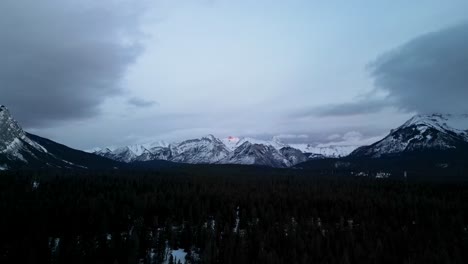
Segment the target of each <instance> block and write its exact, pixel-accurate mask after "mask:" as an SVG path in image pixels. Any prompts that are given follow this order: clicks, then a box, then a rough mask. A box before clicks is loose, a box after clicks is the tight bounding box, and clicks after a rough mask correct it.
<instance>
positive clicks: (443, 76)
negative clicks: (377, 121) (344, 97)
mask: <svg viewBox="0 0 468 264" xmlns="http://www.w3.org/2000/svg"><path fill="white" fill-rule="evenodd" d="M368 70H369V72H370V76H371V78H373V80H374V84H375V90H374V91H373V92H372V93H370V94H368V95H367V96H365V97H362V98H360V99H359V100H357V101H355V102H350V103H344V104H330V105H324V106H320V107H314V108H310V109H305V110H302V111H298V112H296V113H294V114H293V115H292V116H293V117H307V116H350V115H361V114H371V113H376V112H379V111H382V110H383V109H385V108H388V107H394V108H397V109H399V110H401V111H403V112H419V113H433V112H442V113H467V112H468V103H467V98H468V23H464V24H459V25H457V26H454V27H450V28H446V29H443V30H440V31H436V32H432V33H428V34H425V35H422V36H419V37H416V38H414V39H413V40H411V41H409V42H407V43H406V44H404V45H402V46H400V47H398V48H397V49H395V50H392V51H390V52H387V53H385V54H383V55H382V56H380V57H379V58H377V59H376V60H375V61H374V62H372V63H371V64H369V66H368ZM377 92H384V93H385V94H386V96H384V97H383V98H382V96H381V97H376V96H375V94H376V93H377ZM377 98H379V99H377Z"/></svg>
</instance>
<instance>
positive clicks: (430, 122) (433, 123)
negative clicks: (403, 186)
mask: <svg viewBox="0 0 468 264" xmlns="http://www.w3.org/2000/svg"><path fill="white" fill-rule="evenodd" d="M467 149H468V115H442V114H432V115H417V116H415V117H413V118H411V119H410V120H408V121H407V122H406V123H404V124H403V125H402V126H400V127H398V128H397V129H394V130H392V131H391V132H390V134H389V135H388V136H386V137H385V138H383V139H382V140H380V141H378V142H376V143H374V144H372V145H370V146H364V147H360V148H358V149H356V150H355V151H353V152H352V153H351V155H350V156H351V157H372V158H379V157H385V156H392V155H402V154H407V153H412V152H427V151H439V152H440V151H450V150H452V151H464V150H467Z"/></svg>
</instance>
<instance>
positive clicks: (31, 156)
mask: <svg viewBox="0 0 468 264" xmlns="http://www.w3.org/2000/svg"><path fill="white" fill-rule="evenodd" d="M467 154H468V115H448V114H447V115H444V114H430V115H417V116H414V117H413V118H411V119H410V120H408V121H407V122H405V123H404V124H403V125H401V126H400V127H398V128H396V129H393V130H392V131H390V133H389V134H388V135H387V136H386V137H384V138H383V139H382V140H380V141H378V142H376V143H374V144H372V145H369V146H332V145H330V146H313V145H308V144H285V143H283V142H281V141H279V140H277V139H273V140H259V139H254V138H247V137H245V138H237V137H228V138H223V139H219V138H216V137H215V136H213V135H207V136H204V137H201V138H196V139H189V140H185V141H182V142H178V143H167V142H164V141H156V142H151V143H148V144H140V145H131V146H122V147H105V148H96V149H93V150H90V151H87V152H85V151H80V150H75V149H72V148H69V147H67V146H64V145H61V144H59V143H56V142H54V141H51V140H48V139H45V138H42V137H39V136H36V135H33V134H30V133H27V132H25V131H24V130H23V129H22V128H21V126H20V125H19V124H18V122H16V121H15V120H14V119H13V117H12V116H11V114H10V112H9V111H8V109H7V108H6V107H5V106H0V170H5V169H19V168H72V169H102V168H106V169H110V168H112V169H114V168H123V167H127V168H128V167H129V166H130V167H131V166H132V164H142V163H145V162H146V163H149V162H153V163H154V162H160V161H165V162H173V163H188V164H242V165H261V166H269V167H277V168H286V167H292V166H296V167H307V164H309V165H310V164H314V166H316V164H320V166H323V164H328V163H329V164H333V166H335V167H336V166H337V164H348V163H349V162H350V161H356V160H360V161H362V160H365V161H366V164H369V162H370V163H377V160H382V159H386V160H389V159H393V160H395V158H398V159H400V160H406V161H407V160H409V159H408V157H413V158H414V157H416V156H418V157H425V159H427V160H430V159H433V158H434V157H437V158H440V160H447V159H448V158H450V159H454V160H460V159H461V160H465V159H466V157H468V155H467ZM330 160H333V162H332V163H330ZM419 160H422V159H419ZM379 162H380V161H379ZM439 163H440V162H439ZM439 163H438V164H439ZM440 164H441V166H445V164H448V163H444V162H442V163H440ZM447 166H448V165H447Z"/></svg>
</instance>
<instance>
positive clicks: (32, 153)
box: [0, 106, 122, 170]
mask: <svg viewBox="0 0 468 264" xmlns="http://www.w3.org/2000/svg"><path fill="white" fill-rule="evenodd" d="M121 165H122V164H120V163H119V162H116V161H113V160H110V159H107V158H104V157H100V156H97V155H94V154H90V153H86V152H83V151H79V150H75V149H72V148H69V147H67V146H64V145H61V144H58V143H56V142H54V141H51V140H48V139H45V138H42V137H39V136H35V135H32V134H29V133H26V132H24V131H23V129H22V128H21V126H20V125H19V124H18V123H17V122H16V121H15V120H14V119H13V118H12V116H11V115H10V112H9V111H8V109H7V108H6V107H4V106H1V107H0V169H2V170H5V169H18V168H28V169H33V168H71V169H111V168H117V167H119V166H121Z"/></svg>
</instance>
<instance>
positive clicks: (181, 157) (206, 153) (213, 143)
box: [172, 135, 230, 164]
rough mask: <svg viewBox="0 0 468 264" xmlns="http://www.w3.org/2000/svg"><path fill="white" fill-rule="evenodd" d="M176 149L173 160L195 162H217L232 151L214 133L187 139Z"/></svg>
mask: <svg viewBox="0 0 468 264" xmlns="http://www.w3.org/2000/svg"><path fill="white" fill-rule="evenodd" d="M174 150H175V153H173V156H174V157H173V158H172V161H174V162H182V163H193V164H199V163H217V162H218V161H220V160H222V159H224V158H226V157H227V156H228V155H229V153H230V151H229V149H228V148H227V147H226V145H224V143H223V142H222V141H221V140H219V139H217V138H216V137H214V136H213V135H208V136H206V137H202V138H200V139H190V140H186V141H184V142H182V143H180V144H178V145H177V147H176V148H174Z"/></svg>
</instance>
